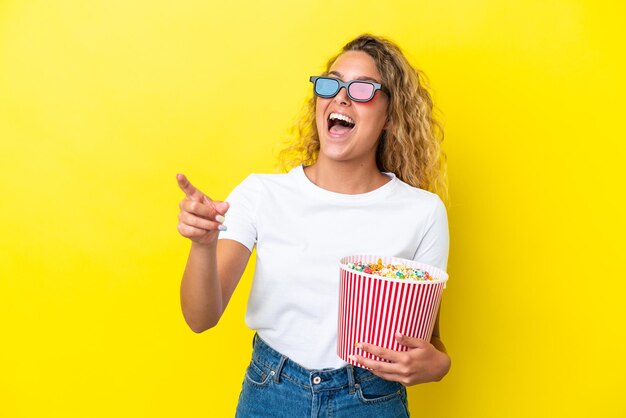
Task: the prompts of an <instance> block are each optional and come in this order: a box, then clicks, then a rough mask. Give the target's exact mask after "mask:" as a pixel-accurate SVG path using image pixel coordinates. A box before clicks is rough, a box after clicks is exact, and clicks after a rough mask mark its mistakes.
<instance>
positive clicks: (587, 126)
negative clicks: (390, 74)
mask: <svg viewBox="0 0 626 418" xmlns="http://www.w3.org/2000/svg"><path fill="white" fill-rule="evenodd" d="M622 4H623V3H622V2H618V1H612V2H611V1H605V2H598V1H592V0H581V1H573V0H572V1H549V0H548V1H546V0H543V1H512V2H503V1H499V0H482V1H480V0H478V1H465V0H445V1H417V2H415V1H397V2H388V3H386V4H384V5H383V3H381V2H379V1H350V0H348V1H343V2H328V1H317V2H301V3H298V5H297V6H294V5H293V3H292V2H290V1H286V0H281V1H275V2H257V1H246V2H231V3H228V2H204V1H177V2H172V1H162V0H161V1H145V0H144V1H126V0H123V1H122V0H115V1H112V0H108V1H89V2H84V1H78V0H74V1H71V0H65V1H61V0H58V1H44V0H39V1H35V0H33V1H6V0H5V1H2V2H0V140H1V148H0V199H1V202H2V203H1V204H0V215H1V218H0V230H1V233H0V329H1V332H2V343H1V345H0V416H2V417H85V416H90V417H109V416H115V417H174V416H211V417H214V416H224V417H228V416H232V415H233V411H234V408H235V405H236V402H237V398H238V395H239V390H240V388H241V382H242V378H243V374H244V370H245V367H246V366H247V364H248V361H249V355H250V352H251V345H250V343H251V337H252V332H251V331H250V330H248V329H247V328H246V326H245V324H244V323H243V315H244V312H245V303H246V301H247V295H248V291H249V288H250V282H251V275H250V272H251V271H252V267H253V266H252V265H251V266H250V267H251V268H249V269H248V270H247V273H246V274H245V276H244V277H243V279H242V282H241V283H240V285H239V287H238V289H237V291H236V292H235V295H234V299H233V300H232V302H231V304H230V306H229V308H228V310H227V312H226V313H225V315H224V317H223V318H222V321H221V322H220V324H219V325H218V326H217V327H216V328H215V329H212V330H210V331H208V332H205V333H203V334H199V335H197V334H194V333H193V332H192V331H191V330H190V329H188V328H187V326H186V324H185V322H184V320H183V317H182V314H181V311H180V305H179V286H180V278H181V275H182V271H183V268H184V265H185V261H186V257H187V253H188V249H189V242H188V241H187V240H185V239H184V238H182V237H181V236H179V235H178V233H177V231H176V224H177V213H178V202H179V200H180V199H181V198H182V193H181V192H180V191H179V189H178V187H177V185H176V179H175V174H176V173H177V172H183V173H185V174H187V175H188V177H189V178H190V179H191V180H192V182H194V183H195V184H197V186H198V187H200V188H201V189H202V190H203V191H205V192H206V193H207V194H209V195H210V196H213V197H214V198H222V199H223V198H224V197H225V196H226V195H227V194H228V192H229V191H230V190H231V189H232V188H233V187H234V186H235V185H236V184H238V183H239V182H240V181H241V180H242V179H244V178H245V176H246V175H247V174H249V173H251V172H272V171H273V170H274V162H275V155H276V151H277V149H279V148H278V147H279V145H280V141H281V140H282V139H283V138H285V137H286V135H287V132H288V128H289V126H290V125H291V123H292V122H293V120H294V118H295V117H296V115H297V114H298V112H299V109H300V107H301V105H302V103H303V102H304V100H305V98H306V97H307V96H308V95H310V94H311V85H310V83H309V82H308V77H309V76H310V75H314V74H318V73H319V72H320V69H321V68H322V65H323V63H325V62H326V60H327V58H328V57H330V55H332V54H333V53H335V52H336V51H337V50H338V49H339V48H340V46H341V45H343V44H344V43H345V42H346V41H348V40H349V39H351V38H352V37H354V36H356V35H358V34H359V33H361V32H372V33H376V34H382V35H386V36H389V37H391V38H392V39H394V40H395V41H397V42H398V43H399V44H400V45H401V46H402V47H403V48H404V50H405V51H406V52H407V54H408V56H409V57H410V59H411V60H412V62H413V63H414V64H416V65H417V66H419V67H420V68H422V69H423V70H424V71H425V72H426V73H427V75H428V76H429V78H430V80H431V84H432V87H433V91H434V96H435V100H436V103H437V104H438V105H439V107H440V108H441V109H442V112H443V115H444V118H445V127H446V140H445V147H446V151H447V153H448V155H449V173H450V176H449V177H450V191H451V203H450V205H449V207H448V215H449V222H450V231H451V252H450V262H449V273H450V277H451V278H450V282H449V285H448V288H447V290H446V293H445V296H444V301H443V307H442V312H441V331H442V336H443V340H444V342H445V344H446V346H447V347H448V350H449V352H450V354H451V357H452V369H451V371H450V373H449V375H448V376H447V377H446V378H445V379H444V380H443V381H442V382H440V383H431V384H425V385H419V386H415V387H411V388H410V389H409V398H410V407H411V412H412V414H413V415H414V416H416V417H422V416H424V417H477V418H478V417H480V418H484V417H572V416H601V417H622V416H626V407H625V405H624V401H623V400H620V399H623V388H624V383H623V382H624V375H625V373H626V365H625V360H624V358H625V355H624V343H625V342H626V335H625V327H624V325H623V319H624V318H625V317H626V315H625V313H626V312H625V308H624V301H623V299H624V296H625V295H624V289H625V287H626V286H625V285H624V273H623V271H624V268H623V264H622V263H621V260H620V257H621V256H623V253H624V245H623V242H622V239H623V236H624V233H625V232H626V231H625V227H624V226H625V225H624V220H623V217H622V216H623V213H624V206H623V203H622V201H621V199H622V198H623V194H624V186H623V181H624V177H625V176H624V172H623V167H624V157H625V155H624V154H625V152H624V150H625V146H624V141H625V135H624V134H625V132H624V131H625V130H624V127H623V124H624V100H625V99H624V97H625V95H626V89H625V87H624V81H623V77H624V74H625V70H626V68H625V65H624V61H623V55H624V51H623V47H624V41H625V40H626V37H625V36H624V22H625V21H626V19H625V17H626V13H625V8H624V6H623V5H622Z"/></svg>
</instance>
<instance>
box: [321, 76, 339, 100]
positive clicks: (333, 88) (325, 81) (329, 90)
mask: <svg viewBox="0 0 626 418" xmlns="http://www.w3.org/2000/svg"><path fill="white" fill-rule="evenodd" d="M338 89H339V83H338V82H337V80H333V79H332V78H318V79H317V81H316V82H315V93H317V94H318V95H320V96H333V95H335V94H336V93H337V90H338Z"/></svg>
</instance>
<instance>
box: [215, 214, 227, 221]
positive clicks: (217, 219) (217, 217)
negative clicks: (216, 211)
mask: <svg viewBox="0 0 626 418" xmlns="http://www.w3.org/2000/svg"><path fill="white" fill-rule="evenodd" d="M224 219H225V218H224V217H223V216H222V215H217V216H216V217H215V220H216V221H217V222H219V223H223V222H224Z"/></svg>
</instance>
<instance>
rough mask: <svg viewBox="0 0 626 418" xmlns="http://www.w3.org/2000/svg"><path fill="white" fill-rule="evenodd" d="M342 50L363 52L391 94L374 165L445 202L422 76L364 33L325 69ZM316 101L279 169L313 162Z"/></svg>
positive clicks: (435, 127) (441, 161)
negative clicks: (386, 126)
mask: <svg viewBox="0 0 626 418" xmlns="http://www.w3.org/2000/svg"><path fill="white" fill-rule="evenodd" d="M347 51H363V52H365V53H367V54H368V55H369V56H371V57H372V58H373V59H374V61H375V62H376V68H377V69H378V72H379V73H380V74H381V77H382V80H381V81H382V84H383V85H384V86H386V87H387V88H388V89H389V91H390V100H389V107H388V110H387V113H388V114H387V118H388V122H389V124H388V129H386V130H384V131H383V132H382V134H381V137H380V139H379V142H378V149H377V151H376V163H377V165H378V169H379V170H380V171H386V172H392V173H394V174H395V175H396V176H397V177H398V178H399V179H400V180H402V181H404V182H405V183H408V184H410V185H411V186H414V187H419V188H421V189H425V190H428V191H431V192H433V193H436V194H438V195H439V197H440V198H441V199H442V200H443V201H444V202H447V200H448V186H447V178H446V155H445V153H444V152H443V150H442V148H441V143H442V142H443V127H442V125H441V123H440V122H439V121H438V120H437V119H436V118H435V116H434V115H433V113H434V111H433V100H432V98H431V95H430V93H429V92H428V85H427V84H426V77H425V75H424V73H423V72H422V71H420V70H418V69H416V68H414V67H413V66H412V65H411V64H410V63H409V61H408V60H407V59H406V57H405V56H404V54H403V53H402V51H401V50H400V48H399V47H398V46H397V45H396V44H395V43H393V42H392V41H390V40H388V39H385V38H382V37H379V36H373V35H369V34H364V35H360V36H358V37H357V38H355V39H353V40H352V41H350V42H348V43H347V44H346V45H345V46H344V47H343V48H342V50H341V52H340V53H338V54H337V55H335V56H334V57H332V58H331V59H330V60H329V61H328V63H327V65H326V71H327V72H328V71H329V70H330V67H331V66H332V64H333V63H334V62H335V60H336V59H337V58H338V57H339V56H340V55H341V54H343V53H344V52H347ZM315 104H316V97H315V96H314V95H313V96H312V97H311V98H310V99H308V100H307V103H306V104H305V106H304V108H303V111H302V115H301V117H300V118H299V120H298V122H297V124H296V126H295V131H294V133H295V139H294V140H293V141H292V142H291V144H289V145H288V146H287V147H286V148H285V149H283V150H282V151H281V152H280V155H279V162H280V165H281V167H282V169H283V170H289V169H290V168H293V167H295V166H297V165H300V164H303V165H305V166H306V165H311V164H313V163H315V161H316V160H317V156H318V155H319V150H320V141H319V136H318V133H317V126H316V123H315Z"/></svg>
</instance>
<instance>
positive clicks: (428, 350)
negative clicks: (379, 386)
mask: <svg viewBox="0 0 626 418" xmlns="http://www.w3.org/2000/svg"><path fill="white" fill-rule="evenodd" d="M396 339H397V340H398V342H399V343H400V344H402V345H404V346H406V347H408V348H409V350H408V351H394V350H389V349H387V348H382V347H378V346H375V345H373V344H367V343H359V344H360V348H361V349H362V350H363V351H365V352H367V353H370V354H373V355H374V356H377V357H380V358H381V359H385V360H387V361H379V360H373V359H368V358H365V357H362V356H357V355H355V356H354V358H353V360H354V361H356V362H357V363H359V364H361V365H363V366H365V367H368V368H370V369H371V371H372V373H374V374H375V375H376V376H378V377H381V378H383V379H385V380H391V381H395V382H400V383H402V384H403V385H405V386H413V385H416V384H418V383H426V382H438V381H440V380H441V379H442V378H443V377H444V376H445V375H446V374H447V373H448V370H450V357H449V356H448V353H447V352H446V347H445V346H444V345H443V342H442V341H441V340H440V339H439V312H437V320H436V321H435V326H434V328H433V336H432V338H431V339H430V342H427V341H425V340H421V339H419V338H411V337H407V336H406V335H401V334H400V333H396ZM359 344H357V347H358V346H359Z"/></svg>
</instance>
